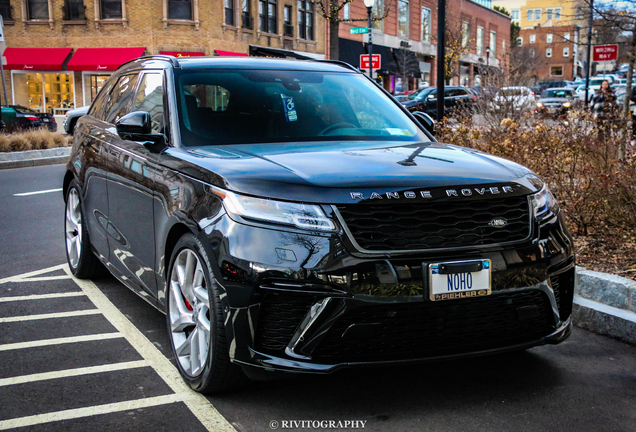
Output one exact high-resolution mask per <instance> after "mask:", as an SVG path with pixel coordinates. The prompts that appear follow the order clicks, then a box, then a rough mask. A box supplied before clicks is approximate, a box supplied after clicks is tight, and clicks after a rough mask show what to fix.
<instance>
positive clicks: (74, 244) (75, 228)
mask: <svg viewBox="0 0 636 432" xmlns="http://www.w3.org/2000/svg"><path fill="white" fill-rule="evenodd" d="M80 205H81V204H80V199H79V193H78V192H77V189H75V188H73V189H71V191H70V192H69V194H68V199H67V202H66V223H65V225H66V226H65V230H66V251H67V253H68V259H69V264H70V265H71V267H76V266H77V264H78V262H79V259H80V256H81V253H82V211H81V207H80Z"/></svg>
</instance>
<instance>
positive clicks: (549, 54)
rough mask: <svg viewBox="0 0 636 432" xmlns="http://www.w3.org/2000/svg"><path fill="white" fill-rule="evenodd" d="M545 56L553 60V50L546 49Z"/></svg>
mask: <svg viewBox="0 0 636 432" xmlns="http://www.w3.org/2000/svg"><path fill="white" fill-rule="evenodd" d="M545 56H546V57H547V58H551V57H552V48H546V49H545Z"/></svg>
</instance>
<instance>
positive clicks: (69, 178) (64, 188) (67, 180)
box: [62, 171, 75, 201]
mask: <svg viewBox="0 0 636 432" xmlns="http://www.w3.org/2000/svg"><path fill="white" fill-rule="evenodd" d="M74 179H75V175H74V174H73V172H72V171H66V174H64V182H63V183H62V194H63V197H64V201H66V193H67V192H68V187H69V185H70V184H71V182H72V181H73V180H74Z"/></svg>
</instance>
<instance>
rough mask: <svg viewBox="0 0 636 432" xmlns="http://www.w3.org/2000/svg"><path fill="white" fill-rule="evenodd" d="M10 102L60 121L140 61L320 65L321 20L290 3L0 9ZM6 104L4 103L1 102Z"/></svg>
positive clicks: (44, 2) (51, 3)
mask: <svg viewBox="0 0 636 432" xmlns="http://www.w3.org/2000/svg"><path fill="white" fill-rule="evenodd" d="M0 14H2V16H3V18H4V35H5V40H6V46H7V49H6V51H5V53H4V56H5V57H6V58H7V65H6V66H5V78H6V82H7V84H8V88H7V92H8V98H9V102H10V103H19V104H21V105H25V106H28V107H31V108H34V109H37V110H40V111H48V112H53V113H54V114H57V115H63V114H64V112H65V111H66V110H68V109H70V108H73V107H80V106H84V105H88V104H90V103H91V101H92V99H93V98H94V96H95V95H96V93H97V91H98V90H99V89H100V88H101V86H102V84H103V83H104V81H105V80H106V79H107V78H108V76H109V75H110V74H111V73H112V71H114V70H116V69H117V67H118V66H119V65H120V64H122V63H123V62H126V61H128V60H131V59H133V58H136V57H138V56H140V55H144V54H159V53H170V54H173V55H177V56H194V55H256V56H276V57H296V58H324V51H325V45H324V40H325V38H324V34H325V29H324V20H323V19H319V16H318V15H317V14H315V12H314V10H313V5H312V4H311V3H309V2H308V1H296V0H241V1H239V0H224V1H220V0H216V1H203V0H0ZM3 103H5V101H3Z"/></svg>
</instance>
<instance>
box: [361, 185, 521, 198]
mask: <svg viewBox="0 0 636 432" xmlns="http://www.w3.org/2000/svg"><path fill="white" fill-rule="evenodd" d="M514 192H515V190H514V188H513V185H505V186H488V187H472V188H460V189H440V190H420V191H417V192H415V191H404V192H383V193H380V192H370V193H367V194H364V193H362V192H350V195H351V199H354V200H365V199H371V200H372V199H375V200H383V199H389V200H390V199H401V198H406V199H415V198H425V199H430V198H449V197H458V198H459V197H478V196H493V195H500V194H509V193H514Z"/></svg>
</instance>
